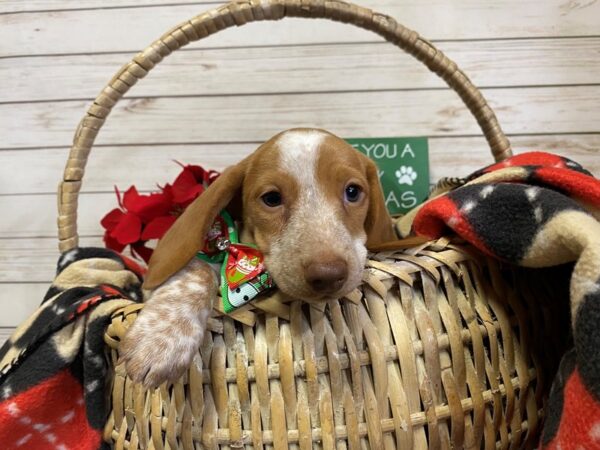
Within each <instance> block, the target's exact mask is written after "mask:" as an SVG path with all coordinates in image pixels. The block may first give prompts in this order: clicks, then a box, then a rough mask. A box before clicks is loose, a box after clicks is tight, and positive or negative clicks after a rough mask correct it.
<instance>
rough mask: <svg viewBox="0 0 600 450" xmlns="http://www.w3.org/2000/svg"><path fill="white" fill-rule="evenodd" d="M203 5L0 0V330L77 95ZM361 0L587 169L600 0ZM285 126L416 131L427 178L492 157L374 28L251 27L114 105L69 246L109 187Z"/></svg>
mask: <svg viewBox="0 0 600 450" xmlns="http://www.w3.org/2000/svg"><path fill="white" fill-rule="evenodd" d="M217 3H218V2H213V1H207V0H196V1H189V0H171V1H169V0H112V1H110V2H107V1H106V0H78V1H75V0H71V1H68V0H28V1H21V0H3V1H1V2H0V211H1V212H0V283H2V286H1V290H0V341H3V340H4V338H5V336H6V335H8V334H9V333H10V331H11V329H12V328H13V327H14V326H15V325H16V324H18V323H19V322H20V321H22V320H23V319H24V318H26V316H27V315H28V314H29V313H30V312H31V311H32V309H33V308H35V306H36V305H37V304H38V303H39V301H40V299H41V298H42V296H43V294H44V292H45V290H46V289H47V287H48V283H49V282H50V280H51V279H52V276H53V272H54V266H55V262H56V259H57V256H58V253H57V247H56V237H55V234H56V233H55V223H56V206H55V205H56V202H55V198H54V195H55V190H56V185H57V182H58V180H59V178H60V176H61V172H62V168H63V165H64V162H65V160H66V156H67V151H68V147H69V143H70V141H71V138H72V134H73V132H74V130H75V127H76V125H77V123H78V121H79V119H80V118H81V116H82V115H83V113H84V110H85V108H86V107H87V105H89V103H90V101H91V100H92V99H93V98H94V97H95V95H96V94H97V92H99V91H100V89H101V88H102V87H103V86H104V84H105V82H106V81H107V80H108V79H109V78H110V77H111V76H112V75H113V73H114V72H115V71H116V70H117V69H118V68H119V67H120V66H121V65H122V64H123V63H125V62H127V61H128V60H129V59H130V58H131V56H132V55H133V54H134V53H135V52H136V51H138V50H140V49H142V48H144V47H145V46H146V45H147V44H149V43H150V42H151V41H153V40H154V39H155V38H157V37H159V36H160V35H161V34H162V33H163V32H164V31H166V30H167V29H168V28H170V27H171V26H172V25H175V24H177V23H179V22H181V21H183V20H187V19H189V18H191V17H192V16H193V15H195V14H197V13H200V12H202V11H203V10H205V9H207V8H209V7H212V6H214V5H215V4H217ZM361 3H362V4H363V5H365V6H368V7H371V8H373V9H375V10H378V11H381V12H385V13H388V14H390V15H392V16H394V17H396V18H397V19H398V20H399V21H400V22H402V23H404V24H405V25H407V26H409V27H411V28H413V29H415V30H417V31H418V32H419V33H421V34H422V35H423V36H425V37H427V38H429V39H431V40H432V41H433V42H434V43H435V44H436V45H437V46H439V47H440V48H441V49H442V50H444V51H445V52H446V53H447V54H448V55H449V56H450V57H451V58H453V59H455V60H456V61H457V62H458V63H459V65H460V66H461V67H462V68H463V69H464V70H465V71H466V72H467V73H468V74H469V75H470V76H471V78H472V79H473V80H474V82H475V83H476V84H477V85H479V86H480V87H481V88H482V89H483V92H484V95H485V96H486V97H487V98H488V99H489V101H490V102H491V104H492V106H493V107H494V108H495V110H496V112H497V114H498V116H499V119H500V122H501V123H502V125H503V126H504V129H505V131H506V132H507V133H508V134H509V136H510V137H511V139H512V142H513V145H514V147H515V149H516V151H525V150H531V149H546V150H550V151H555V152H558V153H560V154H563V155H565V156H568V157H572V158H574V159H576V160H577V161H580V162H581V163H583V164H585V165H587V166H588V167H589V168H590V169H591V170H592V171H593V172H594V173H595V174H596V175H600V157H599V155H600V153H599V149H600V2H597V0H578V1H574V0H498V1H495V2H491V1H489V0H362V2H361ZM292 126H318V127H323V128H327V129H329V130H331V131H333V132H335V133H337V134H339V135H341V136H377V137H383V136H416V135H426V136H429V137H430V159H431V168H432V170H431V174H432V180H434V179H437V178H438V177H440V176H444V175H446V176H447V175H456V176H458V175H466V174H468V173H469V172H470V171H471V170H473V169H475V168H477V167H479V166H481V165H483V164H486V163H489V162H490V161H491V159H490V156H489V153H488V151H487V149H486V147H485V143H484V140H483V139H482V138H481V137H480V135H479V131H478V129H477V126H476V124H475V122H474V120H473V119H472V118H471V117H470V116H469V115H468V114H467V112H466V110H465V108H464V107H463V106H462V104H461V103H460V101H459V100H458V98H457V97H456V95H454V93H453V92H451V91H449V90H448V89H447V88H446V87H445V85H444V84H443V83H442V82H441V81H440V80H438V79H436V78H435V76H433V75H431V74H429V73H428V72H427V71H426V69H424V68H422V67H421V66H420V64H419V63H417V62H416V61H415V60H412V59H411V58H410V57H408V56H406V55H404V54H402V53H400V52H399V51H398V50H397V49H395V48H394V47H392V46H391V45H390V44H387V43H384V42H382V41H381V39H380V38H379V37H378V36H376V35H373V34H370V33H368V32H366V31H363V30H359V29H356V28H354V27H351V26H347V25H341V24H339V23H331V22H327V21H306V20H302V19H286V20H284V21H281V22H278V23H255V24H250V25H247V26H245V27H243V28H239V29H234V30H227V31H225V32H221V33H219V34H217V35H215V36H211V37H210V38H208V39H206V40H204V41H202V42H200V43H196V44H193V45H191V46H189V47H187V48H184V49H182V50H180V51H177V52H176V53H175V54H173V55H172V56H170V57H169V58H167V59H166V60H165V61H163V62H162V63H161V64H160V65H159V66H158V67H157V68H156V69H155V70H154V71H153V72H152V73H151V74H150V75H149V76H148V77H147V78H146V79H144V80H142V81H141V82H140V83H139V84H138V85H136V86H135V87H134V88H133V89H132V90H131V91H130V93H129V94H128V95H127V96H126V99H124V100H123V101H122V102H121V103H120V104H119V105H117V107H116V108H115V110H114V112H113V114H112V115H111V117H110V118H109V120H108V121H107V124H106V126H105V127H104V129H103V130H102V132H101V133H100V136H99V138H98V140H97V145H96V146H95V148H94V151H93V152H92V154H91V161H90V164H89V166H88V167H89V169H88V172H87V174H86V177H85V179H84V185H83V193H82V195H81V204H80V222H79V223H80V233H81V235H82V239H81V243H82V245H101V243H102V241H101V233H102V231H101V228H100V225H99V220H100V218H101V216H102V215H103V214H104V213H106V212H107V211H109V210H110V209H111V208H112V207H114V206H115V203H116V201H115V196H114V193H113V186H114V185H118V186H120V187H121V188H127V187H128V186H129V185H130V184H136V185H138V186H139V187H141V188H142V189H146V190H148V189H152V188H153V187H154V186H155V184H156V183H157V182H165V181H169V180H171V179H172V178H173V176H174V175H175V174H176V173H177V172H178V166H177V165H175V164H174V163H173V162H172V160H173V159H177V160H179V161H183V162H195V163H200V164H203V165H204V166H206V167H213V168H216V169H221V168H223V167H224V166H226V165H228V164H230V163H233V162H235V161H237V160H238V159H240V158H241V157H242V156H243V155H245V154H247V153H249V152H251V151H252V150H253V149H254V148H255V147H256V146H257V144H258V143H260V142H261V141H262V140H264V139H265V138H268V137H269V136H271V135H272V134H275V133H276V132H278V131H280V130H282V129H285V128H289V127H292Z"/></svg>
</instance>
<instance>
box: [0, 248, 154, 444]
mask: <svg viewBox="0 0 600 450" xmlns="http://www.w3.org/2000/svg"><path fill="white" fill-rule="evenodd" d="M142 272H143V271H142V269H140V268H139V266H137V264H135V263H134V262H133V261H131V260H129V259H127V258H125V257H122V256H119V255H117V254H116V253H114V252H113V251H111V250H106V249H100V248H85V249H84V248H80V249H75V250H72V251H69V252H67V253H65V254H63V255H62V256H61V258H60V260H59V263H58V273H57V276H56V279H55V280H54V283H53V284H52V286H51V287H50V289H49V290H48V293H47V294H46V296H45V299H44V301H43V303H42V305H41V306H40V307H39V309H38V310H37V311H36V312H35V313H34V314H33V315H32V316H31V317H30V318H29V319H28V320H27V321H26V322H25V323H23V324H22V325H21V326H20V327H19V328H17V330H16V331H15V333H14V334H13V335H12V336H11V338H10V339H9V340H8V341H7V342H6V343H5V344H4V346H3V347H2V348H1V349H0V448H2V449H3V450H21V449H31V450H37V449H56V450H74V449H78V450H96V449H108V448H110V447H109V446H108V445H107V444H105V443H102V430H103V428H104V425H105V423H106V419H107V417H108V413H109V412H110V405H109V403H108V402H107V383H108V380H110V373H111V371H112V368H111V366H110V364H109V361H108V360H107V358H106V344H105V343H104V332H105V330H106V327H107V325H108V324H109V323H110V320H111V315H112V313H113V312H114V311H116V310H117V309H119V308H122V307H123V306H125V305H127V304H130V303H131V302H132V301H133V300H132V299H141V291H140V283H141V275H142Z"/></svg>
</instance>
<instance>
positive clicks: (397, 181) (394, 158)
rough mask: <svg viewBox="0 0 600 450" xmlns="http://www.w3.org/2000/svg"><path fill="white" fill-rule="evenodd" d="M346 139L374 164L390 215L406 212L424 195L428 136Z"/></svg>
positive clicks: (427, 182)
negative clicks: (377, 170)
mask: <svg viewBox="0 0 600 450" xmlns="http://www.w3.org/2000/svg"><path fill="white" fill-rule="evenodd" d="M346 141H347V142H348V143H349V144H350V145H352V146H353V147H354V148H355V149H357V150H359V151H360V152H362V153H364V154H365V155H367V156H368V157H369V158H371V159H372V160H373V161H375V163H376V164H377V167H378V168H379V180H380V181H381V185H382V186H383V194H384V196H385V204H386V206H387V208H388V210H389V212H390V214H403V213H406V212H407V211H409V210H411V209H412V208H414V207H415V206H417V205H418V204H420V203H422V202H423V201H424V200H425V199H426V198H427V194H428V193H429V145H428V142H427V138H425V137H410V138H352V139H346Z"/></svg>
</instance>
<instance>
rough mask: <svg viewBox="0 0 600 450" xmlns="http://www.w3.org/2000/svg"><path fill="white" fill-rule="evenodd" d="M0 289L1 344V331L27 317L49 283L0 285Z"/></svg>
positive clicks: (0, 332)
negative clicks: (0, 289) (0, 291)
mask: <svg viewBox="0 0 600 450" xmlns="http://www.w3.org/2000/svg"><path fill="white" fill-rule="evenodd" d="M55 263H56V262H55ZM44 270H45V269H44ZM50 275H52V274H51V273H50ZM1 287H2V291H3V293H2V296H0V311H2V314H0V342H3V340H2V339H3V337H4V336H3V332H2V331H3V330H4V329H5V328H7V327H8V328H10V327H14V326H15V325H16V324H19V323H21V322H23V321H25V319H27V317H29V315H30V314H31V311H33V310H35V309H36V308H37V307H38V306H39V305H40V303H41V302H42V299H43V298H44V295H46V291H47V290H48V287H49V283H46V282H44V283H2V286H1Z"/></svg>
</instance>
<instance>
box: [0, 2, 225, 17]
mask: <svg viewBox="0 0 600 450" xmlns="http://www.w3.org/2000/svg"><path fill="white" fill-rule="evenodd" d="M186 3H191V4H198V5H203V4H206V5H220V4H222V3H223V2H222V1H218V0H111V1H110V2H109V3H108V2H106V0H77V1H76V2H74V1H73V0H27V1H22V0H2V2H0V14H8V13H16V12H24V13H27V12H36V11H69V10H79V9H106V8H114V9H117V8H131V7H136V8H140V7H145V6H165V5H167V6H168V5H182V4H186Z"/></svg>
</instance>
